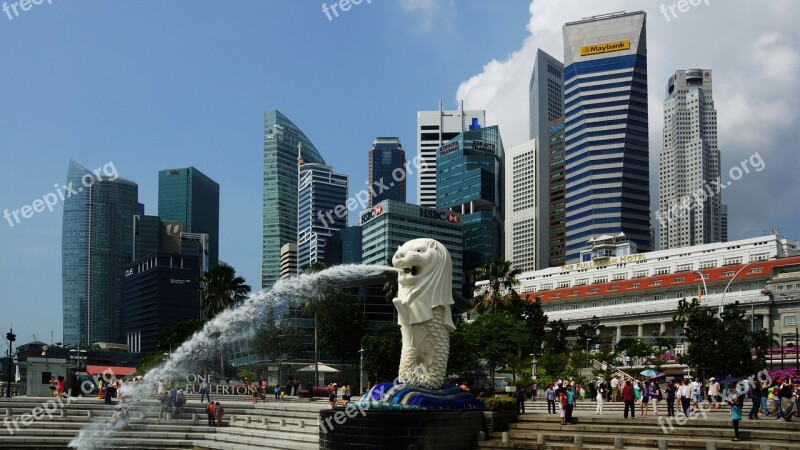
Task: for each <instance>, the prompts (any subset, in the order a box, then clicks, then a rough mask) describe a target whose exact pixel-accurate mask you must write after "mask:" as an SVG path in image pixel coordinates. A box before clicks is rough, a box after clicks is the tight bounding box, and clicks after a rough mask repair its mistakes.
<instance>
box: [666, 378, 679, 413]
mask: <svg viewBox="0 0 800 450" xmlns="http://www.w3.org/2000/svg"><path fill="white" fill-rule="evenodd" d="M665 390H666V391H667V417H675V394H676V393H677V392H678V388H677V386H675V382H674V381H672V380H670V381H669V382H668V383H667V389H665Z"/></svg>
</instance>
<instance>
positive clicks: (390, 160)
mask: <svg viewBox="0 0 800 450" xmlns="http://www.w3.org/2000/svg"><path fill="white" fill-rule="evenodd" d="M405 164H406V151H405V150H404V149H403V144H401V143H400V138H396V137H378V138H376V139H375V141H374V142H373V143H372V147H371V148H370V149H369V186H370V188H371V189H369V206H374V205H377V204H378V203H380V202H382V201H383V200H386V199H389V200H397V201H399V202H405V201H406V169H405ZM373 192H374V193H375V195H374V196H373Z"/></svg>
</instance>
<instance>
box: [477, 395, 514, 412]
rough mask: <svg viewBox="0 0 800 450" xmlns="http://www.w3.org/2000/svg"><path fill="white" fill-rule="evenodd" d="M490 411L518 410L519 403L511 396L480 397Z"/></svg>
mask: <svg viewBox="0 0 800 450" xmlns="http://www.w3.org/2000/svg"><path fill="white" fill-rule="evenodd" d="M479 400H480V401H482V402H483V405H484V406H485V407H486V409H487V410H488V411H516V410H517V405H516V402H515V401H514V399H513V398H511V397H490V398H481V399H479Z"/></svg>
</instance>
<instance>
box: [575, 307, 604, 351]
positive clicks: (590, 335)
mask: <svg viewBox="0 0 800 450" xmlns="http://www.w3.org/2000/svg"><path fill="white" fill-rule="evenodd" d="M603 328H605V326H604V325H600V319H598V318H597V316H592V320H591V321H590V322H589V323H582V324H580V325H579V326H578V328H577V329H575V338H576V339H575V343H574V344H573V347H574V348H576V349H578V350H583V351H586V347H587V345H588V346H589V348H592V347H593V346H595V345H597V344H599V343H600V336H599V334H600V332H602V331H603ZM587 343H588V344H587Z"/></svg>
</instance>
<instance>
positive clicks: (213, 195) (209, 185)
mask: <svg viewBox="0 0 800 450" xmlns="http://www.w3.org/2000/svg"><path fill="white" fill-rule="evenodd" d="M158 217H159V219H161V220H162V221H164V222H177V223H181V224H183V230H182V231H184V232H186V233H202V234H206V235H208V243H209V249H208V265H209V267H212V266H215V265H217V262H218V261H219V184H218V183H217V182H216V181H214V180H212V179H211V178H209V177H208V176H206V175H205V174H204V173H203V172H200V171H199V170H197V169H196V168H194V167H187V168H183V169H169V170H161V171H159V172H158Z"/></svg>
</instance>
